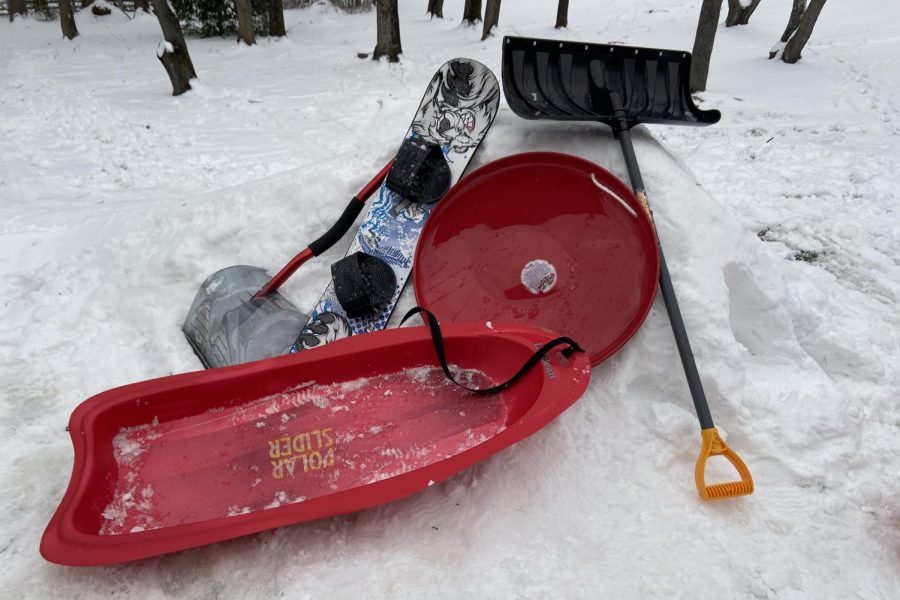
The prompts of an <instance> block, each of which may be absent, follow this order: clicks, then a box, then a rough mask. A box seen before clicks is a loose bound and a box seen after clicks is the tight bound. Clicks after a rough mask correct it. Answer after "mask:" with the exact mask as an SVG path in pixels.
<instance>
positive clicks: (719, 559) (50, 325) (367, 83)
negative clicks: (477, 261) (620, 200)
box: [0, 0, 900, 600]
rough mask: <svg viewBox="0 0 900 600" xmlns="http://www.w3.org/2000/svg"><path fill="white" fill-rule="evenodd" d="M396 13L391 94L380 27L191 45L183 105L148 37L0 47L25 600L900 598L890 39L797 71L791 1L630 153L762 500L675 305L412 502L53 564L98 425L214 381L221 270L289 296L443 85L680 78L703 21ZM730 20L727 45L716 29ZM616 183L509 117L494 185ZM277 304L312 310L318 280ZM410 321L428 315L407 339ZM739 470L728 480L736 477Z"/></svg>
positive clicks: (897, 226) (822, 37) (0, 321)
mask: <svg viewBox="0 0 900 600" xmlns="http://www.w3.org/2000/svg"><path fill="white" fill-rule="evenodd" d="M425 4H426V2H425V1H424V0H421V2H402V3H401V5H402V6H401V31H402V34H403V47H404V50H405V53H404V55H403V60H402V62H401V63H400V64H399V65H387V64H373V63H372V62H371V61H366V60H359V59H357V58H356V56H355V55H356V52H358V51H370V50H371V48H372V46H373V44H374V15H373V14H363V15H352V16H347V15H342V14H339V13H336V12H333V11H331V10H329V9H328V8H326V7H324V6H314V7H313V8H311V9H306V10H295V11H288V12H287V13H286V21H287V25H288V29H289V31H288V37H287V38H286V39H284V40H280V41H277V42H275V41H270V40H261V41H260V44H259V45H258V46H256V47H253V48H246V47H241V46H237V45H236V44H234V42H233V41H232V40H230V39H228V40H220V39H213V40H196V39H189V40H188V44H189V48H190V51H191V55H192V57H193V59H194V62H195V66H196V67H197V71H198V73H199V75H200V78H201V82H200V84H199V85H197V86H196V89H195V90H194V91H192V92H190V93H188V94H186V95H184V96H182V97H179V98H172V97H170V96H169V95H168V94H169V92H170V88H169V84H168V81H167V80H166V77H165V73H164V71H163V69H162V67H161V66H160V65H159V63H158V62H157V59H156V56H155V48H156V44H157V43H158V41H159V39H160V38H161V35H160V33H159V26H158V24H157V22H156V20H155V19H154V18H152V17H147V16H139V17H138V18H136V19H135V20H134V21H128V20H126V19H125V18H124V17H123V16H122V15H121V14H118V13H114V14H113V15H111V16H110V17H106V18H105V19H97V18H94V17H92V16H91V15H89V14H88V13H87V12H82V13H79V14H78V16H77V19H78V27H79V30H80V31H81V34H82V35H81V36H80V37H79V38H77V39H76V40H74V41H73V42H67V41H64V40H62V39H61V35H60V31H59V26H58V23H41V22H36V21H33V20H25V21H20V22H17V23H14V24H9V23H7V22H5V21H3V22H0V81H2V85H0V139H2V140H3V143H2V144H0V277H2V281H3V282H4V283H3V288H2V289H3V301H2V307H3V311H2V314H0V317H2V318H0V427H2V431H0V449H2V455H3V457H4V461H3V463H2V465H0V501H2V503H3V506H4V516H3V519H2V521H0V523H2V525H0V556H2V560H0V593H2V595H3V596H4V597H41V598H51V597H92V596H96V597H115V596H134V597H139V598H168V597H205V596H209V597H213V596H215V597H231V598H256V597H258V598H271V597H276V596H281V595H283V596H285V597H310V598H314V597H326V596H334V597H367V596H374V597H399V598H419V597H423V596H429V597H487V598H514V597H523V598H545V597H567V598H637V597H641V598H644V597H647V598H650V597H652V598H657V597H659V598H677V597H692V598H798V599H799V598H862V599H865V600H874V599H887V598H896V597H897V596H898V590H900V582H898V575H897V573H898V555H897V552H898V547H900V525H898V523H900V506H898V502H897V499H898V497H900V478H898V476H897V474H898V472H900V460H898V458H897V456H898V451H900V436H898V433H900V431H898V430H900V427H898V425H900V423H898V418H900V310H898V307H897V304H898V301H900V283H898V282H900V250H898V248H900V218H898V214H897V205H898V198H900V180H898V177H897V173H898V172H900V158H898V157H900V106H898V105H900V102H898V101H897V100H896V99H897V98H898V96H900V37H898V36H897V25H896V23H897V22H898V19H900V7H898V6H896V5H895V3H884V2H876V1H875V0H859V1H857V2H852V3H849V2H844V3H838V2H835V3H829V4H828V5H827V6H826V7H825V9H824V11H823V13H822V16H821V18H820V23H819V25H818V26H817V29H816V31H815V32H814V34H813V37H812V39H811V41H810V44H809V46H808V47H807V48H806V50H805V51H804V58H803V60H802V61H800V63H798V64H797V65H793V66H790V65H785V64H783V63H779V62H774V61H771V62H770V61H767V60H766V52H767V50H768V48H769V47H770V46H771V45H772V43H773V42H774V41H775V40H776V39H777V38H778V36H780V34H781V31H782V29H783V27H784V24H785V21H786V19H787V14H788V12H789V8H790V2H789V1H787V0H768V1H767V2H764V3H762V4H761V6H760V8H759V9H758V10H757V11H756V13H755V14H754V16H753V19H752V20H751V24H750V25H749V26H747V27H741V28H733V29H729V30H726V29H724V28H722V29H720V30H719V33H718V37H717V40H716V47H715V51H714V55H713V61H712V66H711V73H710V90H709V92H708V93H704V94H702V106H703V107H704V108H718V109H720V110H721V111H722V112H723V119H722V122H721V123H719V124H718V125H715V126H713V127H709V128H705V129H694V128H674V127H651V128H648V129H641V130H639V131H637V132H636V135H635V143H636V150H637V153H638V159H639V161H640V163H641V167H642V170H643V173H644V178H645V180H646V184H647V188H648V192H649V196H650V201H651V204H652V205H653V207H654V209H655V215H656V220H657V225H658V227H659V231H660V236H661V237H662V240H663V244H664V246H665V249H666V255H667V259H668V262H669V265H670V269H671V271H672V276H673V279H674V282H675V287H676V291H677V292H678V295H679V299H680V301H681V308H682V311H683V313H684V316H685V320H686V324H687V327H688V332H689V334H690V336H691V340H692V342H693V345H694V350H695V352H696V355H697V360H698V364H699V368H700V372H701V374H702V376H703V379H704V383H705V385H706V388H707V395H708V396H709V399H710V404H711V407H712V411H713V415H714V417H715V418H716V422H717V425H718V426H719V428H720V430H722V431H723V432H724V433H726V434H727V436H728V440H729V443H730V444H732V445H733V447H734V448H735V449H737V450H738V451H739V452H740V453H741V455H742V457H743V458H744V459H745V460H746V461H747V463H748V465H749V466H750V468H751V470H752V471H753V474H754V477H755V479H756V484H757V491H756V493H755V494H754V495H753V496H751V497H749V498H745V499H740V500H733V501H726V502H721V503H714V504H706V503H703V502H701V501H700V500H699V499H698V498H697V496H696V492H695V490H694V488H693V481H692V473H693V461H694V458H695V456H696V453H697V450H698V448H699V439H700V436H699V432H698V431H697V423H696V419H695V417H694V415H693V412H692V409H691V404H690V397H689V395H688V392H687V389H686V386H685V384H684V378H683V376H682V373H681V366H680V363H679V361H678V357H677V354H676V351H675V345H674V342H673V340H672V335H671V331H670V329H669V323H668V320H667V319H666V316H665V311H664V309H663V307H662V304H661V300H660V299H657V303H656V305H655V306H654V308H653V311H652V312H651V314H650V316H649V317H648V320H647V322H646V323H645V325H644V327H643V328H642V330H641V331H640V332H639V333H638V335H637V336H636V337H635V338H634V339H633V340H632V341H631V342H630V343H629V344H628V345H627V346H626V347H625V348H624V349H623V350H622V351H620V352H619V353H618V354H617V355H616V356H615V357H614V358H613V359H612V360H610V361H608V362H607V363H605V364H603V365H601V366H600V367H598V368H597V369H596V370H595V373H594V375H593V381H592V385H591V388H590V390H589V392H588V393H587V394H586V395H585V396H584V397H583V398H582V399H581V400H580V401H579V403H578V404H576V405H575V407H573V408H572V409H571V410H569V411H568V412H567V413H565V414H564V415H563V416H562V417H561V418H560V419H559V420H558V421H557V422H555V423H554V424H552V425H551V426H550V427H548V428H547V429H545V430H544V431H542V432H540V433H539V434H537V435H536V436H534V437H533V438H531V439H529V440H527V441H526V442H524V443H521V444H519V445H517V446H516V447H514V448H511V449H509V450H507V451H505V452H504V453H502V454H500V455H498V456H496V457H494V458H493V459H491V460H489V461H488V462H486V463H484V464H482V465H479V466H478V467H476V468H474V469H471V470H470V471H468V472H466V473H464V474H462V475H460V476H458V477H456V478H454V479H453V480H451V481H449V482H447V483H445V484H442V485H437V486H434V487H432V488H430V489H429V490H428V491H427V492H425V493H422V494H419V495H417V496H415V497H412V498H409V499H407V500H404V501H401V502H398V503H395V504H391V505H388V506H384V507H381V508H377V509H373V510H369V511H365V512H363V513H360V514H356V515H350V516H347V517H343V518H336V519H330V520H325V521H321V522H316V523H311V524H307V525H302V526H297V527H289V528H283V529H280V530H276V531H272V532H268V533H263V534H260V535H255V536H251V537H247V538H243V539H240V540H235V541H232V542H227V543H222V544H218V545H215V546H212V547H207V548H201V549H198V550H194V551H189V552H184V553H181V554H177V555H173V556H167V557H162V558H158V559H150V560H147V561H143V562H140V563H136V564H130V565H122V566H117V567H112V568H105V569H83V570H78V569H68V568H62V567H58V566H55V565H51V564H48V563H46V562H44V561H43V560H42V559H41V558H40V556H39V555H38V552H37V547H38V542H39V538H40V535H41V533H42V531H43V528H44V526H45V525H46V523H47V521H48V520H49V518H50V516H51V514H52V512H53V510H54V509H55V507H56V505H57V503H58V501H59V499H60V497H61V495H62V492H63V490H64V489H65V485H66V482H67V479H68V476H69V471H70V467H71V456H72V453H71V444H70V442H69V438H68V435H67V434H66V432H65V425H66V423H67V420H68V417H69V414H70V413H71V411H72V409H73V408H74V407H75V406H76V405H77V404H78V403H79V402H81V401H82V400H84V399H85V398H87V397H88V396H90V395H92V394H95V393H97V392H100V391H102V390H105V389H108V388H110V387H113V386H116V385H121V384H125V383H128V382H131V381H136V380H140V379H146V378H150V377H157V376H161V375H166V374H169V373H175V372H183V371H188V370H193V369H197V368H199V362H198V361H197V359H196V358H195V357H194V355H193V353H192V352H191V350H190V348H189V347H188V345H187V343H186V342H185V340H184V338H183V336H182V334H181V331H180V325H181V321H182V319H183V317H184V314H185V311H186V310H187V308H188V306H189V304H190V301H191V299H192V297H193V294H194V292H195V291H196V289H197V286H198V285H199V284H200V282H201V281H202V280H203V278H204V277H206V275H208V274H209V273H211V272H213V271H215V270H217V269H219V268H221V267H223V266H227V265H231V264H253V265H261V266H265V267H267V268H269V269H271V270H275V269H277V268H279V267H280V266H281V265H282V263H283V262H284V261H285V260H286V259H288V258H290V257H291V256H293V254H294V253H295V252H297V251H298V250H299V249H300V248H301V247H302V245H303V244H305V243H307V242H308V241H309V240H311V239H313V238H314V237H316V235H318V233H319V232H321V231H322V230H323V229H324V228H325V227H327V226H328V225H329V224H330V223H332V222H333V221H334V219H336V218H337V216H338V215H339V214H340V212H341V210H342V209H343V206H344V204H345V203H346V200H347V199H349V198H350V196H352V194H353V193H354V192H355V191H356V190H357V188H358V187H359V186H360V185H361V184H362V183H364V182H365V181H367V180H368V179H369V178H370V176H371V175H373V174H374V173H375V172H376V171H377V170H378V169H379V168H380V167H381V166H382V165H383V164H384V163H385V162H386V161H387V160H388V158H389V157H390V155H391V154H392V152H393V151H394V150H395V147H396V144H397V140H398V139H399V136H401V135H402V132H403V130H404V128H405V127H406V126H407V125H408V121H409V113H410V111H411V110H412V109H413V108H414V107H415V105H416V103H417V102H418V101H419V98H420V96H421V89H422V87H423V85H424V84H425V83H426V82H427V80H428V78H429V77H430V75H431V73H432V72H433V71H434V68H435V67H436V66H437V65H439V64H441V63H443V62H444V61H445V60H447V59H449V58H451V57H453V56H468V57H471V58H474V59H477V60H479V61H482V62H484V63H485V64H487V65H488V66H490V67H491V68H492V69H494V70H495V72H496V73H497V74H498V75H499V73H500V37H499V36H500V35H502V34H519V35H532V36H537V37H556V36H561V37H567V38H570V39H583V40H590V41H596V42H608V41H621V42H624V43H629V44H634V45H644V46H659V47H674V48H686V49H687V48H690V47H691V43H692V40H693V29H694V27H695V26H696V17H697V15H696V10H697V6H696V5H697V3H696V2H688V1H687V0H674V1H667V2H663V1H661V0H656V1H653V0H637V1H629V2H625V1H620V2H597V3H588V2H581V3H577V2H573V3H572V7H571V9H570V15H569V21H570V23H571V25H570V27H569V29H568V30H564V31H556V30H554V29H553V28H552V24H553V19H554V16H555V6H550V4H551V3H547V2H538V0H522V1H517V2H515V3H509V6H506V4H504V7H503V11H502V14H501V19H500V29H499V31H498V36H497V37H494V38H491V39H489V40H487V41H485V42H481V41H479V38H480V28H479V29H465V28H460V27H459V26H458V22H459V19H460V17H461V13H462V1H461V0H453V1H452V0H447V2H445V7H444V13H445V15H446V16H447V19H445V20H444V21H428V19H427V17H426V16H425V14H424V12H425V11H424V9H425ZM723 18H724V14H723ZM537 149H542V150H558V151H562V152H568V153H572V154H577V155H580V156H583V157H585V158H587V159H589V160H593V161H595V162H597V163H598V164H600V165H603V166H605V167H607V168H610V169H611V170H612V171H614V172H615V173H616V174H618V175H619V176H620V177H623V178H624V177H625V176H626V173H625V168H624V163H623V161H622V158H621V155H620V152H619V148H618V145H617V144H616V143H615V142H614V141H613V140H612V137H611V135H610V134H609V133H608V131H606V130H605V129H604V128H602V127H600V126H596V127H592V126H590V125H588V124H568V125H563V124H558V123H545V122H542V123H535V122H526V121H523V120H521V119H519V118H517V117H515V116H514V115H513V114H512V113H511V112H510V111H509V110H508V109H507V108H506V107H505V105H502V106H501V112H500V115H499V116H498V118H497V120H496V122H495V124H494V127H493V129H492V131H491V132H490V134H489V135H488V137H487V139H486V141H485V143H484V146H483V148H482V150H481V151H480V153H479V155H478V156H477V157H476V159H475V165H474V166H477V165H478V164H483V163H484V162H486V161H489V160H493V159H495V158H499V157H501V156H505V155H508V154H513V153H516V152H522V151H527V150H537ZM342 253H343V245H341V244H339V245H338V246H337V247H336V248H335V249H334V250H332V251H331V252H330V253H329V254H328V256H326V257H324V258H323V259H320V260H317V261H313V262H312V263H310V264H308V265H306V266H304V267H303V269H302V271H301V272H300V273H298V274H297V275H296V276H295V277H294V279H293V280H292V281H291V282H289V284H288V285H287V286H286V289H285V292H286V294H287V295H288V297H290V298H291V299H292V300H293V301H294V302H295V303H296V304H297V305H298V306H300V307H309V306H311V304H312V303H313V302H314V301H315V299H316V298H317V297H318V295H319V294H320V292H321V290H322V288H323V287H324V285H325V283H326V281H327V277H328V265H329V264H330V262H331V261H332V260H333V259H334V258H336V257H338V256H340V255H341V254H342ZM412 302H413V298H412V296H411V294H409V293H407V294H406V296H405V298H404V300H403V301H402V304H401V305H400V307H399V309H398V311H397V312H398V313H402V312H403V309H404V308H406V307H408V306H410V305H411V304H412ZM723 472H724V471H723Z"/></svg>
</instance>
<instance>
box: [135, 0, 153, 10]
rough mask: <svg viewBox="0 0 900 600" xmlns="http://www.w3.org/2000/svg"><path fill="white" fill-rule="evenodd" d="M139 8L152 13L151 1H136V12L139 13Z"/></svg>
mask: <svg viewBox="0 0 900 600" xmlns="http://www.w3.org/2000/svg"><path fill="white" fill-rule="evenodd" d="M139 8H140V9H142V10H143V11H144V12H150V0H135V2H134V11H135V12H137V9H139Z"/></svg>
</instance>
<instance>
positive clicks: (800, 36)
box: [781, 0, 825, 64]
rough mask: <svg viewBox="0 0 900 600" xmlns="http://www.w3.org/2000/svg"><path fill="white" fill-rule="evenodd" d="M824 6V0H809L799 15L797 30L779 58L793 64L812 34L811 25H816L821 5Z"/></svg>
mask: <svg viewBox="0 0 900 600" xmlns="http://www.w3.org/2000/svg"><path fill="white" fill-rule="evenodd" d="M824 6H825V0H810V2H809V8H807V9H806V10H805V11H803V16H802V17H800V24H799V25H798V26H797V31H795V32H794V35H792V36H791V38H790V39H789V40H788V42H787V45H786V46H785V47H784V53H783V54H782V55H781V60H783V61H784V62H786V63H790V64H794V63H795V62H797V61H798V60H800V58H801V57H800V52H801V51H802V50H803V47H804V46H805V45H806V42H808V41H809V36H811V35H812V32H813V27H815V26H816V19H818V18H819V13H821V12H822V7H824Z"/></svg>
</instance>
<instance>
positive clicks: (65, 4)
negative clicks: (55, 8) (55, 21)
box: [59, 0, 78, 40]
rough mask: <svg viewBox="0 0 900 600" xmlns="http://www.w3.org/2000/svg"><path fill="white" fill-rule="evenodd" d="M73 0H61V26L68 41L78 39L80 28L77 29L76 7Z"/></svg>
mask: <svg viewBox="0 0 900 600" xmlns="http://www.w3.org/2000/svg"><path fill="white" fill-rule="evenodd" d="M72 2H73V0H59V24H60V25H61V26H62V33H63V35H64V36H66V38H67V39H70V40H74V39H75V38H76V37H78V28H77V27H75V6H74V5H73V4H72Z"/></svg>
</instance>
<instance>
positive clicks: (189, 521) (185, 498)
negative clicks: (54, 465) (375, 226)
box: [41, 324, 590, 566]
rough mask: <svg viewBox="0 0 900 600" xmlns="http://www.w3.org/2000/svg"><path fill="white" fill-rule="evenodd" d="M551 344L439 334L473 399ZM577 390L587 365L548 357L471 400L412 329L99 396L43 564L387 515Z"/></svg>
mask: <svg viewBox="0 0 900 600" xmlns="http://www.w3.org/2000/svg"><path fill="white" fill-rule="evenodd" d="M554 337H555V336H554V335H553V334H552V333H551V332H549V331H547V330H544V329H540V328H536V327H533V326H528V325H496V326H494V328H489V327H488V326H487V325H481V324H478V325H476V324H448V325H447V326H446V327H445V328H444V340H445V343H446V350H447V357H448V359H449V360H450V362H451V363H452V364H453V365H454V370H455V374H456V376H457V379H458V380H459V381H460V382H461V383H464V384H467V385H469V386H479V387H484V386H485V385H491V384H493V383H496V382H498V381H503V380H506V379H507V378H509V377H510V376H511V375H512V374H513V373H515V372H516V371H517V369H518V368H519V367H520V366H521V365H522V364H523V363H524V362H525V361H526V360H527V359H528V358H530V357H531V356H532V355H533V354H534V352H535V350H536V348H538V347H540V346H541V345H542V344H544V343H546V342H548V341H550V340H551V339H553V338H554ZM589 377H590V364H589V359H588V357H587V356H586V355H585V354H583V353H577V354H574V355H572V356H571V357H570V358H565V357H564V356H563V354H562V353H561V352H559V351H558V350H557V351H552V352H551V353H550V354H548V355H547V356H546V357H545V358H544V359H543V360H542V362H541V364H540V365H536V366H535V367H533V368H532V369H530V370H529V371H528V372H527V373H526V375H525V376H524V377H522V378H521V379H519V380H518V381H517V382H516V383H515V384H513V385H512V386H511V387H509V388H508V389H506V390H505V391H503V392H502V393H499V394H494V395H487V396H484V395H477V394H472V393H468V392H466V391H464V390H462V389H461V388H459V387H457V386H456V385H454V384H453V383H451V382H450V381H449V380H447V379H446V378H445V376H444V374H443V372H442V371H441V368H440V366H438V362H437V359H436V356H435V349H434V346H433V342H432V339H431V336H430V335H429V333H428V329H427V328H424V327H415V328H404V329H394V330H389V331H382V332H376V333H370V334H367V335H364V336H358V337H351V338H348V339H346V340H341V341H338V342H335V343H333V344H329V345H328V346H325V347H324V348H321V349H317V350H316V351H315V352H300V353H297V354H290V355H286V356H281V357H277V358H273V359H269V360H264V361H258V362H254V363H248V364H244V365H237V366H234V367H227V368H223V369H215V370H212V371H202V372H197V373H187V374H184V375H175V376H172V377H164V378H161V379H154V380H150V381H145V382H142V383H135V384H132V385H127V386H124V387H120V388H116V389H113V390H109V391H107V392H103V393H102V394H99V395H97V396H94V397H93V398H90V399H88V400H86V401H85V402H84V403H82V404H81V405H80V406H79V407H78V408H77V409H75V412H74V413H73V414H72V417H71V419H70V421H69V430H70V434H71V436H72V442H73V444H74V447H75V464H74V467H73V469H72V478H71V481H70V482H69V487H68V489H67V490H66V493H65V496H64V497H63V500H62V502H61V503H60V506H59V508H58V509H57V511H56V514H55V515H54V516H53V519H52V520H51V521H50V524H49V525H48V526H47V530H46V531H45V532H44V536H43V539H42V540H41V554H42V555H43V556H44V558H46V559H47V560H49V561H52V562H55V563H60V564H65V565H78V566H87V565H105V564H112V563H118V562H124V561H129V560H135V559H140V558H145V557H149V556H154V555H158V554H164V553H167V552H174V551H177V550H183V549H185V548H191V547H195V546H200V545H203V544H209V543H212V542H217V541H220V540H225V539H229V538H234V537H238V536H242V535H247V534H250V533H255V532H258V531H263V530H266V529H272V528H275V527H280V526H283V525H290V524H295V523H300V522H303V521H309V520H312V519H319V518H322V517H328V516H333V515H339V514H343V513H348V512H352V511H357V510H361V509H364V508H368V507H371V506H375V505H378V504H383V503H386V502H390V501H392V500H396V499H398V498H401V497H403V496H407V495H409V494H413V493H415V492H418V491H421V490H423V489H425V488H426V487H428V486H429V485H431V484H433V483H435V482H439V481H442V480H444V479H447V478H448V477H450V476H452V475H454V474H455V473H457V472H459V471H461V470H463V469H465V468H467V467H469V466H471V465H473V464H475V463H477V462H479V461H482V460H484V459H486V458H488V457H489V456H491V455H493V454H494V453H496V452H498V451H500V450H502V449H503V448H506V447H507V446H510V445H511V444H514V443H515V442H517V441H519V440H521V439H523V438H525V437H527V436H529V435H531V434H532V433H534V432H536V431H537V430H538V429H540V428H541V427H543V426H544V425H546V424H547V423H549V422H550V421H551V420H553V419H554V418H555V417H556V416H557V415H559V414H560V413H561V412H562V411H563V410H565V409H566V408H567V407H569V406H570V405H571V404H572V403H574V402H575V400H577V399H578V397H579V396H580V395H581V394H582V393H583V392H584V390H585V388H586V387H587V384H588V380H589Z"/></svg>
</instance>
